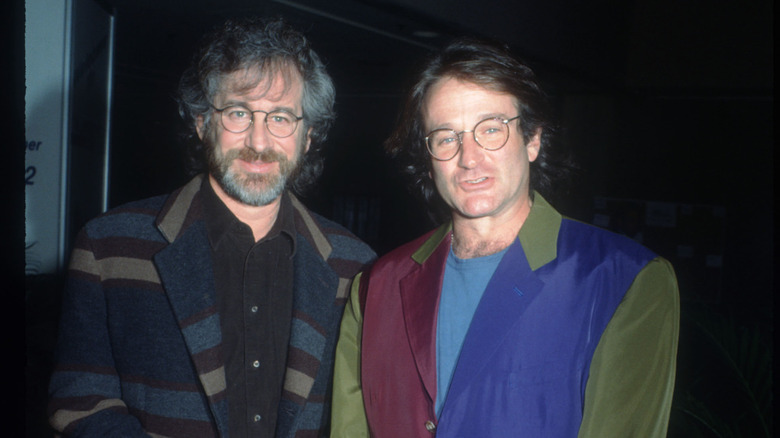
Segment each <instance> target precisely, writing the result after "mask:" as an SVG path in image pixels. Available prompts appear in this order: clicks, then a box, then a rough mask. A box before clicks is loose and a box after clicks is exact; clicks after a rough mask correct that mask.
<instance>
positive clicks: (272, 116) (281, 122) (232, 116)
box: [222, 106, 298, 137]
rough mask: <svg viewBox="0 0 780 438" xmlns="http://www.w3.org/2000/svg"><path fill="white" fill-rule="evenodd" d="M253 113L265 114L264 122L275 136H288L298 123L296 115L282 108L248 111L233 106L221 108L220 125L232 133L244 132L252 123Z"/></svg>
mask: <svg viewBox="0 0 780 438" xmlns="http://www.w3.org/2000/svg"><path fill="white" fill-rule="evenodd" d="M254 113H263V114H264V115H265V117H264V122H265V124H266V126H267V127H268V131H269V132H270V133H271V134H273V135H274V136H276V137H289V136H290V135H292V133H293V132H295V128H296V127H297V125H298V119H297V117H295V116H294V115H292V114H290V113H289V112H287V111H284V110H278V111H272V112H270V113H266V112H265V111H250V110H249V109H247V108H244V107H241V106H233V107H229V108H225V109H224V110H222V126H224V127H225V129H227V130H228V131H230V132H233V133H241V132H244V131H246V130H247V129H249V126H250V125H251V124H252V122H253V119H254Z"/></svg>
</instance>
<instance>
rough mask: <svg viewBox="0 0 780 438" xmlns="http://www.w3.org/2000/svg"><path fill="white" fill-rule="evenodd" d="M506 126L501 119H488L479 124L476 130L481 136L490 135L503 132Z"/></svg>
mask: <svg viewBox="0 0 780 438" xmlns="http://www.w3.org/2000/svg"><path fill="white" fill-rule="evenodd" d="M504 128H505V125H504V123H503V122H502V121H501V120H499V119H487V120H483V121H482V122H480V123H479V124H478V125H477V128H476V129H475V132H477V134H478V136H480V137H489V136H493V135H498V134H501V133H503V132H504Z"/></svg>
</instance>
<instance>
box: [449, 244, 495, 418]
mask: <svg viewBox="0 0 780 438" xmlns="http://www.w3.org/2000/svg"><path fill="white" fill-rule="evenodd" d="M508 249H509V248H506V249H504V250H502V251H500V252H497V253H495V254H490V255H487V256H484V257H477V258H473V259H461V258H458V257H457V256H456V255H455V253H454V252H453V251H452V248H450V254H449V256H447V265H446V267H445V268H444V280H443V283H442V290H441V298H440V300H439V315H438V318H437V322H436V416H439V415H440V414H441V408H442V406H444V400H445V399H446V397H447V391H448V390H449V388H450V381H451V380H452V374H453V371H454V370H455V364H457V362H458V356H459V355H460V349H461V347H462V346H463V340H464V339H465V338H466V332H467V331H468V329H469V325H470V324H471V319H472V318H473V317H474V312H475V311H476V310H477V305H479V300H480V299H481V298H482V294H483V292H485V288H486V287H487V285H488V282H489V281H490V278H491V277H493V273H494V272H495V270H496V268H497V267H498V264H499V262H501V258H502V257H504V254H506V252H507V250H508Z"/></svg>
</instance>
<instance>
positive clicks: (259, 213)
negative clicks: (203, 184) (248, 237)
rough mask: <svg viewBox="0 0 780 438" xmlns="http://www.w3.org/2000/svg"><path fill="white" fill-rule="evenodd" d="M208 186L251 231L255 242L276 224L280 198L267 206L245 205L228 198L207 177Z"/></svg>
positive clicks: (216, 184)
mask: <svg viewBox="0 0 780 438" xmlns="http://www.w3.org/2000/svg"><path fill="white" fill-rule="evenodd" d="M209 184H211V188H212V189H214V193H216V194H217V197H219V199H220V200H222V202H223V203H224V204H225V206H226V207H227V208H228V210H230V212H231V213H233V214H234V215H235V216H236V218H237V219H238V220H239V221H241V222H243V223H245V224H247V225H248V226H249V228H250V229H251V230H252V235H253V236H254V239H255V242H257V241H259V240H260V239H262V238H263V237H265V236H266V234H268V232H269V231H270V230H271V227H273V225H274V223H275V222H276V218H277V216H279V208H280V206H281V196H279V197H278V198H276V199H274V200H273V201H272V202H271V203H269V204H267V205H260V206H254V205H247V204H244V203H242V202H240V201H237V200H236V199H233V198H232V197H230V196H228V194H227V193H225V191H224V190H222V187H221V186H220V185H219V183H217V181H216V180H215V179H214V177H212V176H211V175H209Z"/></svg>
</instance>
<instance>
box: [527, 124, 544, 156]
mask: <svg viewBox="0 0 780 438" xmlns="http://www.w3.org/2000/svg"><path fill="white" fill-rule="evenodd" d="M541 148H542V128H537V129H536V132H535V133H534V136H533V137H531V139H530V140H528V143H527V144H526V145H525V152H526V153H527V154H528V161H529V162H531V161H535V160H536V158H537V157H538V156H539V150H540V149H541Z"/></svg>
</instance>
